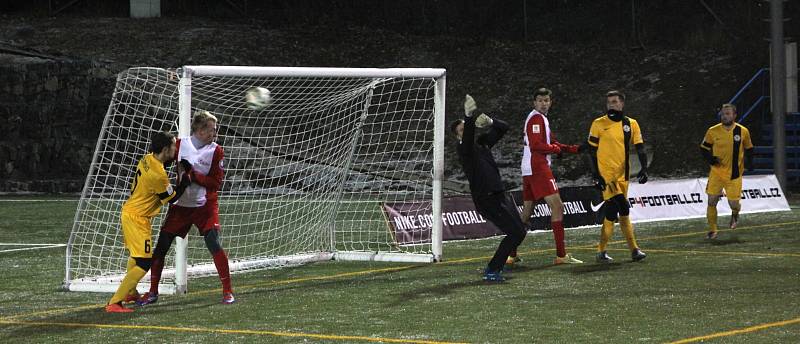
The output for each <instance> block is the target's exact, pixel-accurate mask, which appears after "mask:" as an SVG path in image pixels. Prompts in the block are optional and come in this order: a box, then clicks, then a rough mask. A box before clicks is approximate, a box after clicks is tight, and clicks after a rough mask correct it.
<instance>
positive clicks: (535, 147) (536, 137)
mask: <svg viewBox="0 0 800 344" xmlns="http://www.w3.org/2000/svg"><path fill="white" fill-rule="evenodd" d="M525 132H526V133H527V139H528V149H529V150H530V152H531V153H542V154H558V153H561V147H559V146H558V145H556V144H551V143H547V130H546V129H545V124H544V120H543V119H542V116H541V115H537V116H532V117H531V118H530V119H529V120H528V121H527V122H526V123H525Z"/></svg>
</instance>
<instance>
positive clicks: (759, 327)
mask: <svg viewBox="0 0 800 344" xmlns="http://www.w3.org/2000/svg"><path fill="white" fill-rule="evenodd" d="M792 324H800V318H795V319H792V320H784V321H778V322H771V323H766V324H761V325H756V326H750V327H745V328H743V329H738V330H730V331H724V332H718V333H712V334H709V335H705V336H699V337H692V338H686V339H681V340H678V341H674V342H669V343H668V344H683V343H694V342H699V341H704V340H707V339H714V338H720V337H728V336H734V335H737V334H745V333H750V332H755V331H760V330H765V329H768V328H771V327H779V326H787V325H792Z"/></svg>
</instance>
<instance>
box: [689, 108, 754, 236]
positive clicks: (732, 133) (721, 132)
mask: <svg viewBox="0 0 800 344" xmlns="http://www.w3.org/2000/svg"><path fill="white" fill-rule="evenodd" d="M720 122H721V123H720V124H717V125H715V126H713V127H711V128H708V130H707V131H706V136H705V137H704V138H703V143H701V144H700V152H701V153H702V154H703V158H705V160H706V161H707V162H708V164H709V165H711V171H710V172H709V173H708V185H707V186H706V193H707V194H708V208H707V211H706V219H708V234H706V238H708V239H716V238H717V203H718V202H719V198H720V196H721V195H722V190H723V189H724V190H725V196H726V197H727V198H728V205H730V206H731V222H730V228H731V229H736V223H737V222H738V221H739V211H740V210H741V209H742V206H741V204H739V200H740V199H741V198H742V172H743V171H744V168H745V161H744V160H747V165H746V166H747V167H748V168H750V167H752V166H753V165H752V163H751V161H752V160H751V158H752V156H753V155H752V149H753V142H752V141H751V140H750V131H749V130H747V128H745V127H744V126H743V125H741V124H739V123H736V106H734V105H733V104H722V113H721V114H720Z"/></svg>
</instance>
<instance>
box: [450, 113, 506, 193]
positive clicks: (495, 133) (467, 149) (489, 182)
mask: <svg viewBox="0 0 800 344" xmlns="http://www.w3.org/2000/svg"><path fill="white" fill-rule="evenodd" d="M476 117H477V116H472V117H465V118H464V134H463V136H462V139H461V142H460V143H459V144H458V148H457V151H458V158H459V160H460V161H461V166H462V167H463V168H464V173H465V174H466V175H467V179H468V180H469V188H470V193H471V194H472V196H473V197H480V196H485V195H490V194H494V193H498V192H503V191H505V185H503V180H502V179H501V178H500V171H499V170H498V168H497V163H496V162H495V161H494V157H493V156H492V151H491V149H492V147H493V146H494V145H495V144H497V142H498V141H500V139H502V138H503V135H505V134H506V132H507V131H508V123H506V122H504V121H502V120H500V119H497V118H493V119H492V120H493V121H492V126H491V127H490V128H489V131H488V132H487V133H485V134H482V135H480V136H478V138H477V140H476V139H475V119H476Z"/></svg>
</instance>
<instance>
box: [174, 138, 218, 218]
mask: <svg viewBox="0 0 800 344" xmlns="http://www.w3.org/2000/svg"><path fill="white" fill-rule="evenodd" d="M177 147H178V152H177V159H176V161H181V160H182V159H186V160H187V161H189V163H190V164H192V171H193V173H192V177H193V183H192V184H191V185H189V187H188V188H186V191H184V193H183V195H182V196H181V198H179V199H178V201H177V202H175V205H177V206H181V207H188V208H196V207H202V206H203V205H205V204H206V202H212V203H213V204H214V205H216V203H217V191H218V190H219V188H220V187H221V186H222V178H223V176H224V170H223V164H222V160H223V158H224V153H223V150H222V146H220V145H218V144H217V143H216V142H211V143H209V144H207V145H205V146H203V147H200V148H196V147H195V146H194V144H192V140H191V138H189V137H185V138H181V139H179V140H177Z"/></svg>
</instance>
